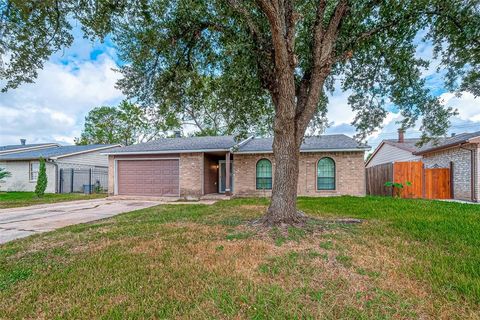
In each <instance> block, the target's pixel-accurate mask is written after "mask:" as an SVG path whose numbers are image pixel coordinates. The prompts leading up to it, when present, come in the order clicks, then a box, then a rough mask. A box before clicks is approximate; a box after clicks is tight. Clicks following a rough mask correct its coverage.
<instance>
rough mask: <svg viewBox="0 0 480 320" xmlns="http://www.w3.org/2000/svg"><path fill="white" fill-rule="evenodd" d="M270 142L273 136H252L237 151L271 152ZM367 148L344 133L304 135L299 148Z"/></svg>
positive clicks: (302, 149) (304, 149) (313, 149)
mask: <svg viewBox="0 0 480 320" xmlns="http://www.w3.org/2000/svg"><path fill="white" fill-rule="evenodd" d="M272 144H273V138H254V139H252V140H250V141H248V142H247V143H245V144H244V145H242V146H240V148H239V149H238V152H262V151H263V152H272ZM369 148H370V147H368V146H366V145H362V144H360V143H358V142H357V141H356V140H354V139H352V138H350V137H348V136H346V135H344V134H332V135H322V136H316V137H306V138H305V139H304V141H303V144H302V146H301V147H300V150H301V151H304V152H306V151H316V150H352V149H360V150H362V149H369Z"/></svg>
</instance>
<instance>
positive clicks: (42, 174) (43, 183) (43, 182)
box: [35, 158, 47, 198]
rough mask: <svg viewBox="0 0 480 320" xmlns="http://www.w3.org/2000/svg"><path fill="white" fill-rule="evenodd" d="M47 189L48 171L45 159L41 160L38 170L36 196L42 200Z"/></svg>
mask: <svg viewBox="0 0 480 320" xmlns="http://www.w3.org/2000/svg"><path fill="white" fill-rule="evenodd" d="M45 189H47V169H46V167H45V159H43V158H40V165H39V168H38V178H37V185H36V186H35V194H36V195H37V197H39V198H41V197H43V195H44V194H45Z"/></svg>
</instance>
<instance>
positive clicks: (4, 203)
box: [0, 192, 106, 209]
mask: <svg viewBox="0 0 480 320" xmlns="http://www.w3.org/2000/svg"><path fill="white" fill-rule="evenodd" d="M104 197H106V194H89V195H85V194H81V193H62V194H58V193H46V194H45V195H44V196H43V197H42V198H38V197H37V196H36V194H35V193H34V192H0V209H6V208H15V207H24V206H31V205H34V204H43V203H54V202H65V201H73V200H87V199H95V198H104Z"/></svg>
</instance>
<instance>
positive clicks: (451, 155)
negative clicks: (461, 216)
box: [422, 144, 478, 201]
mask: <svg viewBox="0 0 480 320" xmlns="http://www.w3.org/2000/svg"><path fill="white" fill-rule="evenodd" d="M465 148H468V149H477V148H476V145H475V144H468V145H466V146H465ZM476 152H477V153H478V150H477V151H476ZM422 161H423V163H424V164H425V168H435V167H439V168H449V167H450V162H453V190H454V191H453V192H454V199H458V200H467V201H469V200H471V181H472V180H471V179H472V178H471V153H470V151H468V150H465V149H462V148H459V147H454V148H450V149H445V150H439V151H437V152H432V153H428V154H425V155H424V156H423V160H422ZM477 162H478V161H477ZM476 171H477V172H476V173H475V174H476V175H478V170H476ZM477 181H478V179H477ZM477 184H478V183H477ZM476 187H477V188H476V189H477V191H476V192H477V194H478V185H477V186H476Z"/></svg>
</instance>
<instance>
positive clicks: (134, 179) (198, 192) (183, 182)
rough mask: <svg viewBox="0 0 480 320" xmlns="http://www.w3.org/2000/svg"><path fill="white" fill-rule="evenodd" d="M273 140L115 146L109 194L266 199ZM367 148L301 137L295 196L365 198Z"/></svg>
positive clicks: (343, 140)
mask: <svg viewBox="0 0 480 320" xmlns="http://www.w3.org/2000/svg"><path fill="white" fill-rule="evenodd" d="M272 141H273V139H272V138H253V137H250V138H248V139H245V140H243V141H241V142H238V143H237V142H236V141H235V139H234V137H231V136H220V137H190V138H167V139H159V140H156V141H152V142H148V143H142V144H137V145H132V146H127V147H123V148H119V149H116V150H113V151H111V152H107V153H106V154H108V155H109V193H110V194H114V195H133V196H179V197H186V198H188V197H192V198H198V197H201V196H203V195H207V194H216V193H221V194H223V193H225V194H227V195H234V196H255V195H258V196H264V195H265V196H268V195H269V194H270V193H271V189H272V185H273V177H274V171H275V161H274V158H273V152H272ZM368 149H369V147H368V146H365V145H361V144H359V143H357V142H356V141H355V140H354V139H352V138H349V137H347V136H345V135H324V136H318V137H309V138H305V141H304V143H303V144H302V147H301V154H300V163H299V179H298V194H299V195H308V196H328V195H355V196H363V195H365V170H364V155H365V151H366V150H368ZM227 173H229V174H227ZM227 176H228V177H229V179H227Z"/></svg>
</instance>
